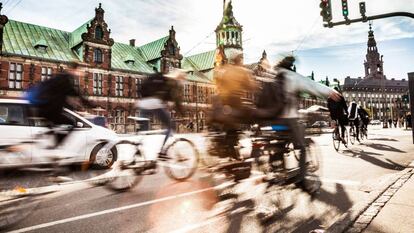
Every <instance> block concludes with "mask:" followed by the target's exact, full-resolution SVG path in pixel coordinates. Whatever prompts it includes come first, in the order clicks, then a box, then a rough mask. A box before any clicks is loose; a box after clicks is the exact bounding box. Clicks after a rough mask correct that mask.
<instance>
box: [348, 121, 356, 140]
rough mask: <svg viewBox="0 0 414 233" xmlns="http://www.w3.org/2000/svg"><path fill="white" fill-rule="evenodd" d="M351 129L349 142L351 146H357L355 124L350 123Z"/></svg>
mask: <svg viewBox="0 0 414 233" xmlns="http://www.w3.org/2000/svg"><path fill="white" fill-rule="evenodd" d="M349 125H350V128H349V141H350V142H351V144H352V145H353V144H355V141H356V137H357V135H356V130H355V127H356V126H355V124H354V122H353V121H350V122H349Z"/></svg>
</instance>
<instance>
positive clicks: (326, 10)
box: [319, 0, 332, 23]
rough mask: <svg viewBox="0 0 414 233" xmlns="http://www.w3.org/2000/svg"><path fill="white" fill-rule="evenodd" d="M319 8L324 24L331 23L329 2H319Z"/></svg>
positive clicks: (329, 0) (326, 0) (323, 0)
mask: <svg viewBox="0 0 414 233" xmlns="http://www.w3.org/2000/svg"><path fill="white" fill-rule="evenodd" d="M319 7H320V8H321V16H322V18H323V21H324V22H328V23H329V22H331V21H332V6H331V0H321V4H319Z"/></svg>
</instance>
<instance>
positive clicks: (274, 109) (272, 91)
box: [255, 73, 286, 119]
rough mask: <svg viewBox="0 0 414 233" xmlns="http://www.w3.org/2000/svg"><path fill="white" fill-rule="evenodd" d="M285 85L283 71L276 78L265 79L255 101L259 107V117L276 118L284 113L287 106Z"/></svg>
mask: <svg viewBox="0 0 414 233" xmlns="http://www.w3.org/2000/svg"><path fill="white" fill-rule="evenodd" d="M284 86H285V77H284V75H283V73H278V74H277V75H276V79H272V80H270V81H263V83H262V88H261V91H260V92H259V93H258V96H257V98H256V103H255V104H256V106H257V108H258V114H257V115H258V116H257V117H258V118H262V119H275V118H277V117H278V116H280V115H281V114H282V112H283V109H284V108H285V106H286V95H285V89H284Z"/></svg>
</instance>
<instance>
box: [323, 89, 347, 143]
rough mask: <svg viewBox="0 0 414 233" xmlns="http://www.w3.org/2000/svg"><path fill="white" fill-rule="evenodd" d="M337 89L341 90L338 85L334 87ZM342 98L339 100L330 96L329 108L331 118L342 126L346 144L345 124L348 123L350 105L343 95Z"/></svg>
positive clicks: (343, 140) (342, 134)
mask: <svg viewBox="0 0 414 233" xmlns="http://www.w3.org/2000/svg"><path fill="white" fill-rule="evenodd" d="M334 89H335V91H338V92H339V89H338V88H337V87H334ZM340 98H341V100H340V101H339V102H337V101H335V100H333V99H332V98H328V108H329V112H330V114H331V118H332V120H334V121H337V122H338V124H339V126H340V127H341V139H342V142H343V143H344V144H346V141H345V139H344V138H345V130H346V128H345V125H347V124H348V106H347V105H346V101H345V98H344V97H343V96H342V95H341V96H340Z"/></svg>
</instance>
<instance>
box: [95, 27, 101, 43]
mask: <svg viewBox="0 0 414 233" xmlns="http://www.w3.org/2000/svg"><path fill="white" fill-rule="evenodd" d="M95 39H97V40H102V39H103V30H102V27H101V26H97V27H96V28H95Z"/></svg>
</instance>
